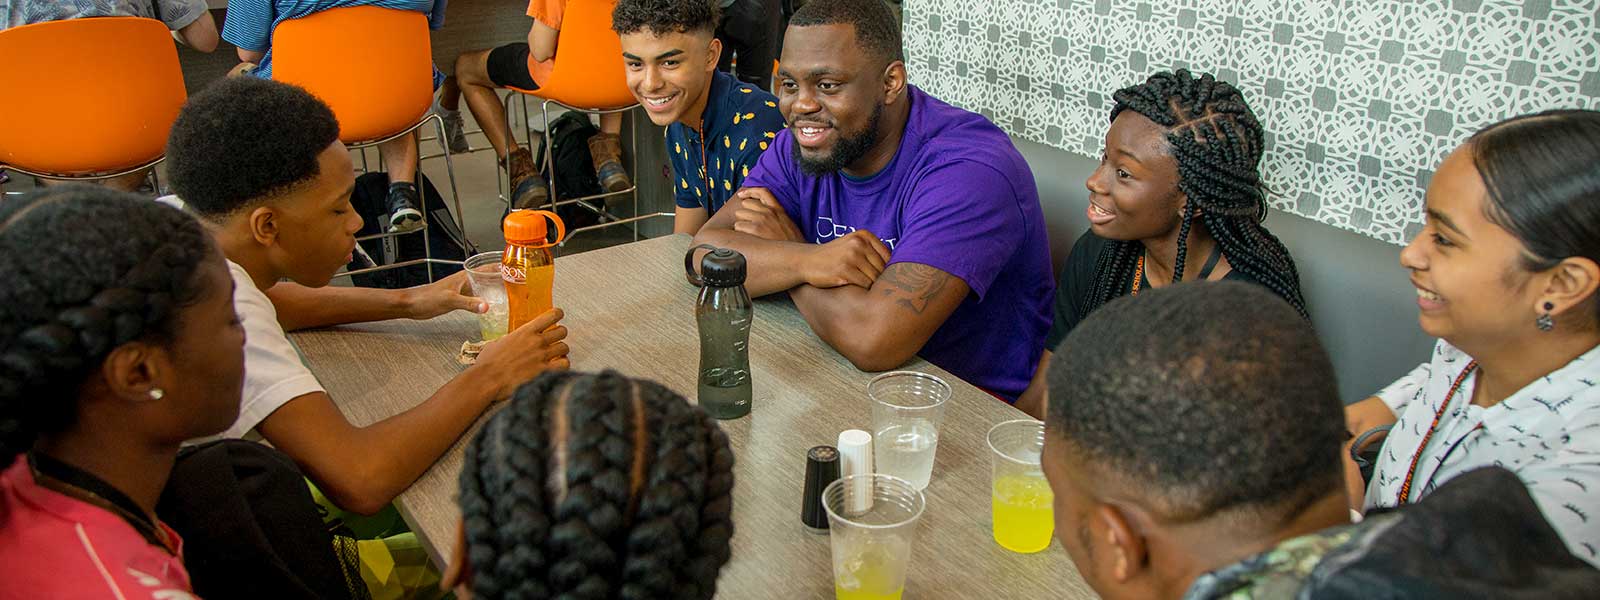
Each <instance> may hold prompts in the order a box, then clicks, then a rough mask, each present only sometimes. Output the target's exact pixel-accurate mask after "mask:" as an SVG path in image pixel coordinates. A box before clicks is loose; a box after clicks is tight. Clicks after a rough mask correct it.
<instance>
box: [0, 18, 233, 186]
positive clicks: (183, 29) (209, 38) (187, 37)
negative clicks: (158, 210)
mask: <svg viewBox="0 0 1600 600" xmlns="http://www.w3.org/2000/svg"><path fill="white" fill-rule="evenodd" d="M4 6H5V8H4V9H3V10H4V14H3V15H0V30H5V29H10V28H12V27H21V26H23V25H32V24H34V23H45V22H49V21H65V20H67V19H82V18H91V17H145V18H149V19H159V20H160V21H161V22H162V23H163V24H165V25H166V26H167V28H168V29H170V30H171V31H172V37H173V39H176V40H178V42H179V43H181V44H183V45H185V46H188V47H190V48H193V49H195V50H198V51H200V52H206V53H210V52H211V51H213V50H216V49H217V39H218V38H217V22H216V20H214V19H212V18H211V11H210V9H209V7H208V6H207V5H206V0H118V1H116V2H62V1H61V0H11V1H10V2H8V3H6V4H5V5H4ZM149 176H150V171H149V170H148V169H146V170H141V171H138V172H135V173H129V174H127V175H123V176H121V177H114V178H111V179H107V180H105V181H104V183H103V185H105V186H106V187H110V188H112V189H116V190H122V191H125V192H134V191H138V190H139V188H140V186H142V185H144V184H145V181H146V179H147V178H148V177H149ZM5 179H6V178H5V177H4V175H3V174H0V183H5ZM40 181H41V183H43V184H44V185H51V183H53V182H52V180H49V179H41V180H40Z"/></svg>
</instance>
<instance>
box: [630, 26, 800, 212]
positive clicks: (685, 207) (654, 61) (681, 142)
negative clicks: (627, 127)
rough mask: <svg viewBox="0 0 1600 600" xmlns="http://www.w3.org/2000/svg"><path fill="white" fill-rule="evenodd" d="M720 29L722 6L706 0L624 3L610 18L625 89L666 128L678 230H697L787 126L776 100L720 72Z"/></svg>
mask: <svg viewBox="0 0 1600 600" xmlns="http://www.w3.org/2000/svg"><path fill="white" fill-rule="evenodd" d="M716 27H717V8H716V6H715V5H714V4H712V3H711V2H708V1H704V0H621V1H620V2H618V3H617V9H616V11H615V12H614V13H613V14H612V17H611V28H612V29H614V30H616V32H617V34H618V35H620V36H621V38H622V60H623V63H624V65H625V66H626V68H627V74H628V89H630V90H632V91H633V95H634V97H635V98H638V99H639V105H640V106H643V107H644V109H645V114H646V115H649V116H650V120H651V122H654V123H655V124H656V125H662V126H665V127H666V128H667V139H666V144H667V154H668V155H669V156H670V157H671V159H672V171H673V173H674V174H675V178H676V179H677V181H676V184H677V185H674V186H672V191H673V195H674V196H675V197H676V200H677V203H678V207H677V209H676V211H675V217H674V220H673V227H672V230H673V232H674V233H687V234H690V235H693V234H694V233H695V232H697V231H699V230H700V226H702V225H704V224H705V222H706V219H708V218H710V215H711V214H714V213H716V212H717V210H718V209H720V208H722V206H723V205H724V204H726V203H727V202H728V199H729V198H731V197H732V196H733V193H734V190H737V189H740V186H741V185H742V184H743V182H744V178H745V176H746V175H748V174H749V173H750V169H751V168H753V167H755V165H756V159H758V158H760V157H761V153H762V152H764V151H766V149H767V147H768V146H769V145H770V144H771V143H772V139H773V138H774V137H776V136H777V133H778V131H780V130H782V129H783V114H782V113H780V112H778V99H777V98H774V97H773V96H772V94H769V93H767V92H765V91H762V89H761V88H757V87H755V86H752V85H750V84H748V83H741V82H740V81H739V80H738V79H735V78H734V77H733V76H732V75H729V74H727V73H723V72H721V71H718V70H717V56H718V55H719V54H721V52H722V43H721V41H720V40H718V39H717V38H716V37H715V36H713V35H712V33H713V32H714V31H715V30H716ZM769 77H770V75H769Z"/></svg>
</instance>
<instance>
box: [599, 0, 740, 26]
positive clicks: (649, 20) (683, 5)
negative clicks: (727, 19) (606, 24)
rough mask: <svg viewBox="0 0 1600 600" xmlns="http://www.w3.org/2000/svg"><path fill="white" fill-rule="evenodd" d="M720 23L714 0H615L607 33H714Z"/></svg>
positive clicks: (719, 11)
mask: <svg viewBox="0 0 1600 600" xmlns="http://www.w3.org/2000/svg"><path fill="white" fill-rule="evenodd" d="M721 22H722V11H721V9H720V8H719V7H718V6H717V1H716V0H619V1H618V2H617V8H616V10H613V11H611V30H612V31H615V32H617V35H627V34H630V33H638V32H640V31H648V32H650V33H654V34H657V35H660V34H665V33H696V32H710V33H715V32H716V31H717V25H718V24H719V23H721Z"/></svg>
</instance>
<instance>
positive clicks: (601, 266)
mask: <svg viewBox="0 0 1600 600" xmlns="http://www.w3.org/2000/svg"><path fill="white" fill-rule="evenodd" d="M688 246H689V238H688V237H687V236H672V237H665V238H657V239H652V240H646V241H642V242H637V243H633V244H628V245H624V246H617V247H613V248H608V249H604V250H597V251H593V252H588V253H584V254H578V255H574V256H570V257H563V258H560V259H558V260H557V261H556V266H557V268H556V283H555V285H556V292H555V298H556V304H557V305H558V306H561V307H562V308H563V309H564V310H566V313H567V316H566V320H565V324H566V326H567V327H568V329H569V330H570V331H571V333H570V337H569V339H568V341H569V343H570V344H571V346H572V354H571V358H572V364H573V367H574V368H577V369H584V370H600V369H607V368H610V369H616V370H618V371H621V372H622V373H625V374H627V375H631V376H637V377H644V378H649V379H654V380H656V381H659V382H661V383H662V384H664V385H666V386H667V387H669V388H672V389H673V390H676V391H678V392H679V393H680V394H683V395H684V396H685V397H688V398H690V399H693V398H694V397H695V390H696V377H695V376H696V371H697V369H698V360H699V355H698V347H699V346H698V344H699V341H698V336H697V334H696V331H695V321H694V316H693V315H694V302H695V297H696V292H697V291H698V290H697V289H696V288H692V287H690V286H689V285H688V284H687V283H685V282H684V278H683V253H684V250H686V249H687V248H688ZM477 336H478V327H477V320H476V319H475V318H474V317H473V316H471V315H469V314H466V313H459V312H458V313H455V314H451V315H447V316H443V317H439V318H436V319H433V320H430V321H423V322H417V321H385V322H379V323H367V324H361V325H351V326H344V327H339V328H334V329H326V330H319V331H310V332H304V333H297V334H295V335H293V336H292V339H293V340H294V341H295V343H296V344H298V345H299V347H300V349H301V351H302V352H303V353H304V354H305V358H306V361H307V362H308V363H309V364H310V366H311V369H312V371H313V372H315V373H316V375H317V377H318V378H319V379H320V380H321V381H322V384H323V385H324V386H326V387H327V390H328V393H329V394H330V395H331V396H332V397H333V399H334V402H335V403H337V404H338V406H339V409H340V410H342V411H343V412H344V414H345V416H346V417H348V418H349V419H350V420H351V422H353V423H355V424H357V425H366V424H368V423H372V422H374V421H378V420H380V419H383V418H386V417H388V416H390V415H393V414H395V413H398V412H401V411H403V410H405V409H406V408H408V407H411V406H413V405H415V404H416V403H418V402H420V401H421V400H423V399H424V398H426V397H428V396H429V395H431V394H432V393H433V392H434V391H435V390H437V389H438V388H439V387H440V386H441V385H443V384H444V383H445V382H446V381H447V380H448V379H449V378H450V377H453V376H454V375H455V374H456V373H458V372H459V371H460V367H458V366H457V365H456V362H455V354H456V352H457V350H458V349H459V348H460V346H461V342H463V341H465V340H468V339H476V338H477ZM750 362H751V370H752V374H753V379H754V380H753V387H754V396H753V402H754V404H753V409H752V411H751V414H750V415H749V416H746V417H743V418H740V419H736V420H732V421H722V422H721V423H722V427H723V429H724V430H725V431H726V432H727V433H728V437H729V439H730V440H731V441H732V445H733V450H734V453H735V455H736V456H737V463H736V466H735V473H734V480H735V485H734V492H733V493H734V525H735V534H734V537H733V559H732V560H731V561H730V562H729V564H728V565H727V566H726V567H725V568H724V569H723V571H722V575H721V579H720V582H719V587H718V598H739V599H744V598H816V599H819V600H821V599H830V598H833V579H832V566H831V565H832V563H831V562H830V559H829V547H828V539H827V536H826V535H817V534H813V533H808V532H806V530H805V529H804V527H803V526H802V525H801V523H800V495H801V487H802V486H803V485H804V481H803V480H804V470H805V452H806V450H807V449H808V448H810V447H812V446H816V445H819V444H830V445H831V444H833V443H834V441H835V440H836V438H837V436H838V433H839V432H840V431H841V430H845V429H852V428H859V429H869V428H870V425H871V416H870V410H869V406H868V403H867V396H866V385H867V381H868V380H869V379H871V378H872V375H871V374H869V373H863V372H861V371H858V370H856V369H855V368H854V367H852V366H851V365H850V363H849V362H847V361H846V360H845V359H844V358H843V357H842V356H840V355H839V354H838V353H837V352H834V351H833V350H832V349H831V348H829V347H828V346H827V345H826V344H824V343H823V342H822V341H821V340H819V339H818V338H817V337H816V336H815V335H813V334H812V333H811V330H810V328H809V327H808V326H807V325H806V323H805V321H804V320H803V319H802V318H801V317H800V313H799V312H798V311H796V310H795V308H794V305H793V304H792V303H790V302H788V301H787V299H774V300H759V301H757V302H756V317H755V325H754V326H753V328H752V330H751V341H750ZM905 368H907V369H911V370H918V371H924V372H928V373H933V374H936V375H938V376H939V377H942V378H944V379H945V381H948V382H949V383H950V384H951V387H952V388H954V394H953V396H952V397H951V399H950V402H949V405H948V407H947V410H946V413H945V417H944V422H943V424H942V426H941V428H942V431H941V432H940V436H939V449H938V455H937V458H936V460H935V463H934V471H933V480H932V483H931V484H930V485H929V486H928V489H927V490H926V493H927V498H928V508H927V510H926V512H924V514H923V517H922V520H921V522H920V525H919V529H918V537H917V540H916V544H915V547H914V549H913V551H912V559H911V563H912V566H911V572H910V574H909V577H908V581H907V583H906V597H907V598H972V599H978V598H1008V599H1010V598H1092V597H1094V594H1093V593H1092V592H1091V591H1090V590H1089V588H1088V587H1087V586H1086V585H1085V584H1084V583H1083V581H1082V580H1081V579H1080V578H1079V577H1078V574H1077V571H1076V570H1075V569H1074V568H1073V566H1072V564H1071V562H1070V561H1069V560H1068V559H1067V556H1066V554H1065V553H1064V552H1062V551H1061V548H1060V544H1059V542H1052V543H1051V546H1050V548H1047V549H1046V550H1044V551H1043V552H1039V553H1036V554H1016V553H1013V552H1010V551H1007V550H1005V549H1002V548H1000V547H999V546H997V545H996V544H995V543H994V541H993V539H992V538H991V537H990V523H989V496H990V489H989V482H990V474H989V468H990V467H989V450H988V446H987V443H986V442H985V435H986V434H987V432H988V430H989V427H990V426H991V425H993V424H995V423H998V422H1000V421H1006V420H1010V419H1016V418H1022V417H1023V414H1022V413H1021V412H1020V411H1017V410H1016V409H1014V408H1011V407H1010V406H1008V405H1006V404H1005V403H1003V402H1000V401H998V400H995V399H994V398H993V397H991V396H989V395H987V394H985V393H984V392H982V391H980V390H978V389H977V388H975V387H973V386H971V385H969V384H967V383H965V382H963V381H961V380H960V379H957V378H956V377H954V376H952V375H950V374H949V373H947V372H945V371H944V370H942V369H939V368H938V367H934V366H933V365H930V364H928V363H926V362H924V361H922V360H920V359H918V360H916V361H914V362H913V363H911V364H910V365H907V366H906V367H905ZM481 424H482V419H480V420H479V425H480V426H481ZM475 432H476V426H475V427H474V429H473V432H469V434H468V436H464V437H463V438H462V439H461V440H460V441H458V442H457V443H456V445H455V447H453V448H452V449H451V450H450V451H449V452H448V453H447V454H446V455H445V456H444V457H443V458H442V459H440V461H439V462H438V464H436V465H434V466H433V468H431V469H429V470H428V472H427V473H426V474H424V475H423V476H422V478H421V479H419V480H418V481H417V483H416V484H415V485H413V486H411V488H410V489H409V490H407V491H406V492H405V493H403V494H401V495H400V497H399V499H398V500H397V501H396V504H397V505H398V507H399V509H400V512H401V514H402V515H403V516H404V517H405V519H406V521H407V522H408V523H410V524H411V527H412V529H413V530H414V531H416V532H417V534H418V535H419V536H420V537H421V539H422V541H423V543H424V544H425V545H426V546H427V547H428V550H429V552H431V553H432V554H433V557H434V558H435V560H439V562H440V564H444V562H445V561H446V560H447V559H448V558H449V557H448V556H441V552H442V553H448V552H449V551H450V548H451V546H452V542H453V540H454V537H453V536H454V535H455V532H456V523H457V520H458V519H459V518H460V512H459V510H458V509H457V507H456V477H457V474H458V473H459V472H460V470H461V460H462V451H463V448H464V446H465V444H466V440H467V439H469V437H470V435H472V434H473V433H475Z"/></svg>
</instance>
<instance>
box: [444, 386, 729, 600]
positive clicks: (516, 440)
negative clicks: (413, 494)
mask: <svg viewBox="0 0 1600 600" xmlns="http://www.w3.org/2000/svg"><path fill="white" fill-rule="evenodd" d="M460 485H461V496H460V502H461V512H462V517H463V521H464V522H465V533H466V538H467V557H466V559H467V560H468V562H469V564H470V565H471V572H472V578H471V587H472V592H473V594H474V595H475V596H479V597H483V598H491V599H493V598H517V599H540V598H571V599H595V600H599V599H608V598H627V599H640V600H643V599H647V598H672V599H681V600H703V599H708V598H711V597H712V596H713V595H714V594H715V592H716V581H717V574H718V572H719V571H720V570H721V568H722V565H723V564H726V563H727V561H728V557H729V546H728V543H729V540H730V539H732V536H733V521H732V518H731V515H732V508H733V503H732V491H733V453H732V451H731V450H730V449H729V447H728V439H727V436H726V435H724V434H723V433H722V430H721V428H719V427H718V426H717V425H716V422H715V421H713V420H712V419H711V418H710V417H708V416H706V414H705V413H704V412H703V411H701V410H700V409H699V408H698V407H695V406H692V405H690V404H689V403H688V402H687V401H685V400H684V399H683V398H682V397H681V396H678V395H677V394H674V393H673V392H672V391H671V390H668V389H666V388H665V387H662V386H660V385H658V384H656V383H653V382H649V381H642V380H637V379H629V378H626V377H623V376H621V375H619V374H617V373H615V372H612V371H606V372H604V373H599V374H586V373H574V372H550V373H545V374H544V375H541V376H540V377H538V378H537V379H535V380H534V381H532V382H530V383H528V384H527V385H524V386H523V387H522V388H520V389H518V390H517V393H516V394H514V395H513V396H512V398H511V401H510V403H509V404H508V405H507V406H506V407H505V408H504V409H503V410H501V411H500V412H499V413H498V414H496V415H495V416H494V417H493V418H491V419H490V420H489V422H488V424H486V425H485V426H484V429H483V431H482V432H481V433H479V434H478V436H477V437H476V438H475V439H473V441H472V443H471V445H470V446H469V448H468V450H467V460H466V464H465V465H463V467H462V470H461V481H460Z"/></svg>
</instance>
